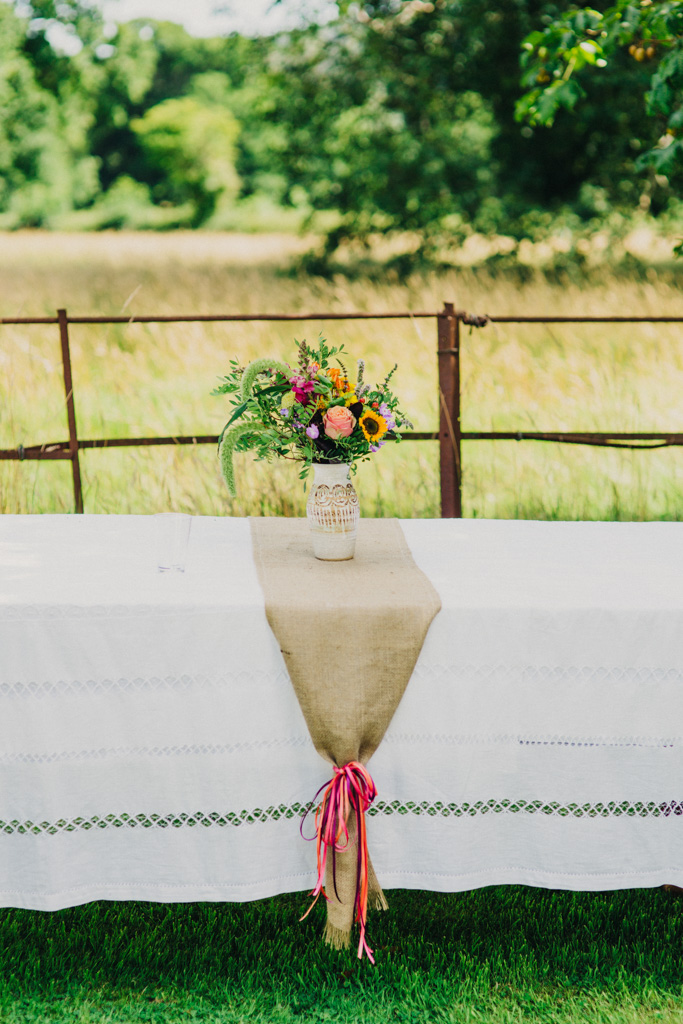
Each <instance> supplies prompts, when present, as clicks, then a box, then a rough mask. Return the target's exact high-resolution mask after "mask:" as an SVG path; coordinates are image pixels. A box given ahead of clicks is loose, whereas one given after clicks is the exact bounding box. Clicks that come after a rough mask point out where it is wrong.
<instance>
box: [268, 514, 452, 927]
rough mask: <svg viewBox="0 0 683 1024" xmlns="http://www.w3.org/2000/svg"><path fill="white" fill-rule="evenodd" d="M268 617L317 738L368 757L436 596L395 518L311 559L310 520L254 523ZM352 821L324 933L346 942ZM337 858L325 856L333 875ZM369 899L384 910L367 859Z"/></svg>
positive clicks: (338, 761) (341, 755)
mask: <svg viewBox="0 0 683 1024" xmlns="http://www.w3.org/2000/svg"><path fill="white" fill-rule="evenodd" d="M251 534H252V543H253V549H254V559H255V563H256V568H257V572H258V576H259V580H260V582H261V586H262V588H263V592H264V595H265V604H266V615H267V617H268V622H269V623H270V627H271V629H272V630H273V633H274V634H275V637H276V639H277V641H278V643H279V644H280V648H281V650H282V654H283V656H284V659H285V663H286V665H287V669H288V671H289V675H290V678H291V680H292V684H293V686H294V690H295V692H296V696H297V698H298V701H299V704H300V705H301V710H302V712H303V715H304V718H305V719H306V724H307V726H308V730H309V732H310V735H311V739H312V740H313V743H314V745H315V748H316V750H317V751H318V753H319V754H320V755H321V756H322V757H324V758H325V760H326V761H329V762H330V763H332V764H334V765H337V766H339V767H341V766H343V765H345V764H347V763H348V762H350V761H359V762H361V763H362V764H365V763H366V762H367V761H368V759H369V758H370V757H371V756H372V754H373V753H374V752H375V750H376V749H377V747H378V746H379V744H380V742H381V740H382V737H383V736H384V733H385V731H386V729H387V727H388V725H389V722H390V721H391V719H392V717H393V714H394V712H395V710H396V708H397V707H398V704H399V701H400V700H401V697H402V696H403V692H404V690H405V688H406V686H407V684H408V680H409V679H410V676H411V674H412V671H413V668H414V666H415V662H416V661H417V658H418V655H419V653H420V650H421V648H422V644H423V641H424V638H425V636H426V635H427V630H428V629H429V625H430V623H431V621H432V619H433V618H434V616H435V615H436V613H437V612H438V611H439V609H440V608H441V602H440V600H439V596H438V594H437V593H436V591H435V590H434V588H433V586H432V584H431V583H430V582H429V580H428V579H427V577H426V576H425V575H424V573H423V572H422V571H421V570H420V569H418V567H417V565H416V564H415V562H414V561H413V557H412V555H411V553H410V549H409V548H408V545H407V543H406V540H405V537H404V536H403V531H402V530H401V527H400V525H399V523H398V521H397V520H395V519H363V520H361V523H360V525H359V530H358V541H357V544H356V555H355V558H353V559H351V560H350V561H346V562H321V561H318V559H316V558H315V557H314V556H313V548H312V542H311V537H310V532H309V527H308V523H307V521H306V520H305V519H280V518H265V519H252V520H251ZM355 840H356V835H355V822H353V821H352V820H350V821H349V844H348V847H347V851H346V852H345V853H343V854H337V857H336V893H335V886H333V884H332V880H331V879H330V878H329V877H328V878H327V879H326V892H327V896H328V898H329V902H328V905H327V906H328V922H327V928H326V933H325V937H326V939H327V940H328V941H329V942H332V943H333V944H334V945H337V946H344V945H348V943H349V941H350V935H351V927H352V924H353V913H354V895H355V885H356V850H355ZM329 874H330V865H329V863H328V876H329ZM368 874H369V883H370V884H369V889H370V891H369V897H370V902H371V904H373V905H374V906H375V907H386V901H385V899H384V896H383V894H382V890H381V888H380V886H379V884H378V882H377V879H376V877H375V873H374V870H373V869H372V865H371V864H370V865H369V872H368Z"/></svg>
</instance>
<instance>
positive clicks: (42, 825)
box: [0, 799, 683, 835]
mask: <svg viewBox="0 0 683 1024" xmlns="http://www.w3.org/2000/svg"><path fill="white" fill-rule="evenodd" d="M313 806H314V805H313V804H312V803H308V804H301V803H292V804H279V805H277V806H274V807H267V808H265V809H262V808H260V807H255V808H254V809H253V810H251V811H248V810H242V811H236V812H233V811H230V812H227V813H223V812H220V811H210V812H203V811H195V812H194V813H192V814H187V813H185V812H183V813H180V814H106V815H98V814H93V815H91V816H90V817H76V818H60V819H59V820H57V821H31V820H28V819H26V820H24V821H21V820H19V819H14V820H12V821H3V820H0V835H15V834H19V835H27V834H32V835H58V834H60V833H62V832H87V831H90V829H105V828H123V829H126V828H130V829H134V828H146V829H149V828H195V827H202V828H226V827H232V828H239V827H240V826H241V825H255V824H259V823H260V824H264V823H266V822H270V821H280V820H289V819H292V818H302V817H303V816H304V815H305V814H306V813H307V812H308V811H310V810H312V808H313ZM367 814H368V815H369V816H370V817H376V816H377V815H379V814H381V815H391V814H401V815H405V814H415V815H427V816H428V817H433V818H434V817H442V818H463V817H469V818H473V817H477V816H479V815H484V814H541V815H544V816H547V817H560V818H612V817H615V818H620V817H627V818H668V817H670V816H671V815H674V816H677V817H680V816H681V815H683V801H678V800H670V801H663V802H662V801H655V800H651V801H649V802H647V803H645V802H644V801H640V800H638V801H630V800H622V801H609V802H608V803H600V802H590V803H559V802H558V801H556V800H549V801H544V800H505V799H503V800H477V801H476V802H475V803H462V804H456V803H449V804H444V803H442V802H441V801H436V802H435V803H430V802H429V801H427V800H423V801H422V802H420V803H417V802H415V801H412V800H408V801H406V802H401V801H400V800H393V801H391V803H387V802H386V801H383V800H380V801H379V802H378V803H376V804H373V806H372V807H370V809H369V810H368V811H367Z"/></svg>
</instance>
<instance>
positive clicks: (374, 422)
mask: <svg viewBox="0 0 683 1024" xmlns="http://www.w3.org/2000/svg"><path fill="white" fill-rule="evenodd" d="M360 425H361V429H362V431H363V433H364V434H365V440H366V441H368V442H369V443H370V444H376V443H377V441H379V439H380V438H381V437H384V435H385V434H386V432H387V430H388V429H389V428H388V427H387V421H386V420H385V419H384V417H383V416H378V414H377V413H376V412H373V411H372V409H367V410H366V411H365V412H364V413H363V415H362V416H361V418H360Z"/></svg>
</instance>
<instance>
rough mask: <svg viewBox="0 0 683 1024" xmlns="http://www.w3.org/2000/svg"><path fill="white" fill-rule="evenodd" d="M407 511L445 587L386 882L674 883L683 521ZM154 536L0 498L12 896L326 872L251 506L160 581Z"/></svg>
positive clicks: (431, 570) (197, 538) (386, 844)
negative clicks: (318, 862)
mask: <svg viewBox="0 0 683 1024" xmlns="http://www.w3.org/2000/svg"><path fill="white" fill-rule="evenodd" d="M401 525H402V528H403V530H404V533H405V536H406V539H407V541H408V544H409V546H410V548H411V551H412V553H413V557H414V558H415V560H416V562H417V564H418V565H419V566H420V567H421V568H422V569H423V571H424V572H425V573H426V574H427V576H428V577H429V578H430V579H431V580H432V582H433V584H434V586H435V587H436V589H437V591H438V592H439V594H440V596H441V600H442V605H443V607H442V610H441V612H440V613H439V614H438V615H437V617H436V619H435V620H434V622H433V623H432V626H431V628H430V631H429V634H428V636H427V639H426V641H425V644H424V646H423V649H422V653H421V655H420V658H419V660H418V663H417V665H416V668H415V671H414V674H413V677H412V679H411V681H410V683H409V685H408V689H407V691H406V694H405V696H404V698H403V701H402V703H401V705H400V706H399V709H398V711H397V713H396V715H395V717H394V720H393V721H392V724H391V726H390V728H389V731H388V732H387V734H386V736H385V739H384V741H383V742H382V744H381V746H380V748H379V750H378V751H377V753H376V754H375V755H374V756H373V758H372V759H371V761H370V763H369V768H370V771H371V772H372V775H373V777H374V779H375V782H376V784H377V788H378V799H377V801H376V804H375V805H374V806H373V808H372V809H371V812H370V814H369V817H368V840H369V845H370V849H371V853H372V858H373V862H374V864H375V867H376V870H377V874H378V877H379V880H380V883H381V884H382V886H383V887H384V888H387V889H391V888H395V887H402V888H410V889H427V890H434V891H444V892H445V891H460V890H466V889H471V888H475V887H478V886H484V885H494V884H500V883H524V884H528V885H535V886H545V887H552V888H565V889H574V890H601V889H614V888H627V887H645V886H655V885H660V884H662V883H667V882H668V883H673V884H676V885H679V886H683V738H682V735H681V734H682V729H681V722H683V525H679V524H674V523H647V524H640V523H636V524H632V523H628V524H625V523H543V522H520V521H515V522H503V521H483V520H460V521H458V520H407V521H403V522H402V523H401ZM154 529H155V522H154V518H153V517H146V516H94V515H84V516H51V515H45V516H1V517H0V905H2V906H14V907H27V908H33V909H39V910H55V909H58V908H62V907H65V906H71V905H76V904H80V903H85V902H88V901H91V900H95V899H116V900H128V899H139V900H159V901H167V902H174V901H190V900H252V899H256V898H260V897H266V896H271V895H275V894H277V893H281V892H289V891H297V890H305V889H309V888H310V887H311V886H312V885H313V883H314V879H315V850H314V845H313V844H312V843H311V844H309V843H306V842H304V841H303V840H302V839H301V838H300V836H299V825H300V813H301V808H302V807H303V806H305V805H306V804H307V802H308V801H309V800H310V799H311V798H312V796H313V794H314V793H315V791H316V790H317V788H318V787H319V786H320V785H321V784H322V783H323V782H325V781H326V779H327V778H328V777H329V766H328V765H326V764H325V762H323V761H322V759H321V758H320V757H319V756H318V755H317V754H316V753H315V751H314V749H313V747H312V744H311V741H310V739H309V738H308V735H307V732H306V728H305V724H304V722H303V719H302V716H301V713H300V711H299V708H298V705H297V703H296V700H295V698H294V695H293V692H292V689H291V684H290V682H289V679H288V677H287V674H286V670H285V668H284V664H283V661H282V656H281V653H280V650H279V647H278V645H277V643H276V641H275V640H274V638H273V636H272V634H271V632H270V629H269V627H268V624H267V621H266V618H265V613H264V607H263V598H262V594H261V591H260V588H259V584H258V581H257V578H256V574H255V570H254V565H253V561H252V555H251V544H250V535H249V524H248V521H247V520H242V519H230V518H211V517H197V518H194V520H193V525H192V532H191V537H190V546H189V551H188V560H187V571H186V573H185V574H176V575H170V574H159V573H158V572H156V551H155V546H154ZM361 529H362V522H361ZM340 628H343V624H340ZM349 642H350V643H352V642H353V638H352V637H350V638H349ZM311 829H312V826H311Z"/></svg>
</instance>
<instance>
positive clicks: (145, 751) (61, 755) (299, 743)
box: [0, 735, 313, 764]
mask: <svg viewBox="0 0 683 1024" xmlns="http://www.w3.org/2000/svg"><path fill="white" fill-rule="evenodd" d="M312 746H313V743H312V741H311V738H310V736H308V735H305V736H304V735H301V736H283V737H279V736H278V737H271V738H269V739H259V740H244V741H241V742H239V743H221V744H217V743H195V744H185V745H183V746H157V747H98V748H93V749H92V750H52V751H46V752H45V753H36V752H28V753H25V752H22V751H17V752H12V753H6V754H2V753H0V764H56V763H58V762H60V761H108V760H111V759H113V758H118V757H212V756H220V755H223V754H240V753H244V752H245V751H251V750H270V749H272V748H273V747H312Z"/></svg>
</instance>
